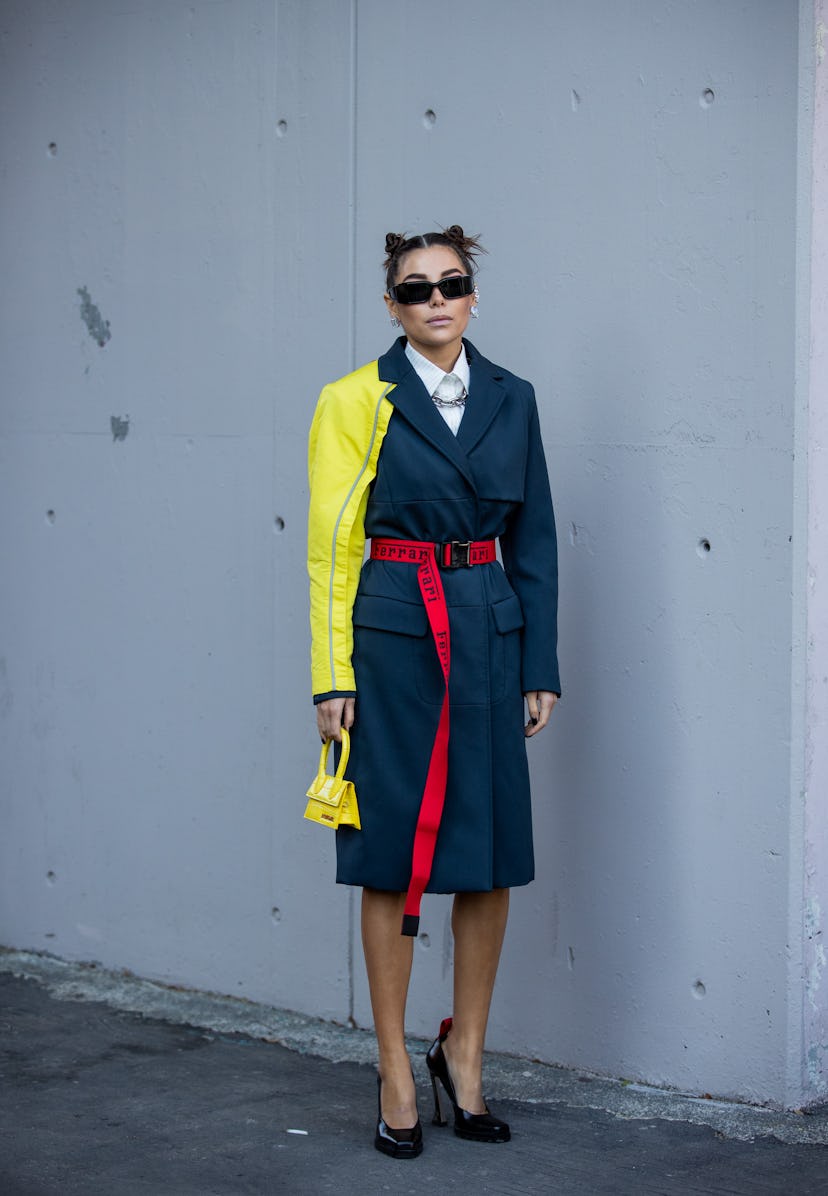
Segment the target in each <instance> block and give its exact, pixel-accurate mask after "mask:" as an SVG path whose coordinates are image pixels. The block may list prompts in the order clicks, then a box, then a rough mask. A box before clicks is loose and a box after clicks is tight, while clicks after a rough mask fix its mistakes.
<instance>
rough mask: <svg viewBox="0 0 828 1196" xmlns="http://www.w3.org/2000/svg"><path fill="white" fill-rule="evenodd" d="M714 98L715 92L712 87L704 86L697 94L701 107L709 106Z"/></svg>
mask: <svg viewBox="0 0 828 1196" xmlns="http://www.w3.org/2000/svg"><path fill="white" fill-rule="evenodd" d="M715 98H716V93H715V91H714V90H713V88H712V87H705V89H704V91H703V92H702V93H701V95H700V96H699V103H700V104H701V106H702V108H709V107H710V105H711V104H712V103H713V101H714V100H715Z"/></svg>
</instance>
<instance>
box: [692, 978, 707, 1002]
mask: <svg viewBox="0 0 828 1196" xmlns="http://www.w3.org/2000/svg"><path fill="white" fill-rule="evenodd" d="M693 996H694V997H695V998H696V1000H697V1001H701V1000H703V999H704V998H705V997H706V996H707V989H706V988H705V986H704V985H703V984H702V982H701V980H697V981H696V983H695V984H694V985H693Z"/></svg>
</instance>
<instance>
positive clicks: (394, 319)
mask: <svg viewBox="0 0 828 1196" xmlns="http://www.w3.org/2000/svg"><path fill="white" fill-rule="evenodd" d="M399 326H400V321H399V320H398V319H397V317H396V316H392V317H391V327H392V328H399Z"/></svg>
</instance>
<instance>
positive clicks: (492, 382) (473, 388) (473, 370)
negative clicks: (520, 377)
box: [457, 341, 506, 454]
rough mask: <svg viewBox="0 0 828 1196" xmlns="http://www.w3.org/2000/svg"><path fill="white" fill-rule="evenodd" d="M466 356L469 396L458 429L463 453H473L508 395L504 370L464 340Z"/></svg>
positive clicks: (458, 439)
mask: <svg viewBox="0 0 828 1196" xmlns="http://www.w3.org/2000/svg"><path fill="white" fill-rule="evenodd" d="M464 343H465V346H466V356H467V357H468V359H469V370H470V377H469V397H468V401H467V403H466V410H465V412H464V413H463V418H462V420H461V421H460V427H459V429H458V432H457V443H458V446H459V447H460V448H461V449H462V450H463V453H464V454H466V453H470V452H471V450H472V449H473V448H474V446H475V445H476V444H477V442H478V441H479V440H480V439H481V438H482V437H483V435H484V434H485V432H486V430H487V429H488V427H489V425H490V424H491V422H492V420H493V419H494V418H495V416H496V415H497V413H498V411H499V410H500V407H501V404H502V403H503V400H504V399H505V398H506V390H505V388H504V386H503V381H502V379H503V374H502V373H501V372H500V371H499V370H498V369H497V367H496V366H494V365H493V364H492V362H491V361H488V360H487V359H486V358H485V357H483V355H482V354H481V353H478V351H477V350H476V349H475V347H474V345H472V344H470V343H469V342H468V341H465V342H464Z"/></svg>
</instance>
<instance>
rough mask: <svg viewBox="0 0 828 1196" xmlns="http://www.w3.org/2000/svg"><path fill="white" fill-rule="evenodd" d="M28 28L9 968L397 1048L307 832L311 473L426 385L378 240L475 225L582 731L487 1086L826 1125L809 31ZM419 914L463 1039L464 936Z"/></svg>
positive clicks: (436, 903) (3, 855)
mask: <svg viewBox="0 0 828 1196" xmlns="http://www.w3.org/2000/svg"><path fill="white" fill-rule="evenodd" d="M0 11H1V12H2V24H0V31H2V38H0V55H2V58H1V59H0V86H2V91H3V99H2V102H3V107H4V110H5V111H7V112H9V111H13V112H14V120H13V121H8V120H7V121H5V122H4V127H3V133H2V144H1V146H0V170H1V171H2V179H3V207H4V221H3V230H2V233H1V234H0V236H2V242H0V244H1V245H2V267H3V277H4V280H5V286H4V287H3V288H2V290H1V291H0V304H2V308H0V326H1V327H2V361H3V367H2V393H3V399H2V409H1V410H0V531H1V532H2V537H3V542H4V544H5V545H6V546H7V557H6V559H7V562H8V566H9V567H7V569H6V570H4V574H3V582H2V590H0V645H1V646H0V657H2V666H1V667H2V684H3V685H4V686H5V689H4V691H3V695H4V696H0V711H1V712H2V714H3V718H2V722H0V737H1V738H0V749H1V750H2V794H0V800H2V803H3V827H4V834H3V839H2V845H0V941H2V942H4V943H6V944H8V945H12V946H18V947H27V948H40V949H45V950H50V951H54V952H55V953H57V954H60V955H62V956H65V957H68V958H73V959H88V958H94V959H98V960H101V961H102V962H104V963H106V964H108V965H113V966H124V967H129V968H131V969H133V970H134V971H136V972H138V973H140V974H143V975H147V976H152V977H155V978H161V979H165V980H169V981H173V982H176V983H184V984H188V985H194V986H200V987H205V988H210V989H214V990H217V991H221V992H227V993H235V994H240V995H244V996H248V997H251V998H254V999H257V1000H266V1001H269V1002H272V1003H273V1004H276V1005H280V1006H284V1007H287V1008H295V1009H301V1010H304V1011H307V1012H312V1013H316V1014H319V1015H321V1016H324V1017H329V1018H335V1019H338V1020H347V1019H348V1018H353V1019H354V1020H355V1021H356V1022H357V1023H359V1024H366V1023H368V1022H369V1021H370V1010H369V1004H368V999H367V992H366V987H365V982H364V978H363V973H362V967H361V962H360V959H359V946H358V941H357V939H356V937H355V923H356V922H357V921H358V918H357V916H356V915H357V902H356V901H355V898H354V895H353V894H350V893H348V892H347V891H344V890H337V889H336V888H335V886H334V885H333V879H332V874H333V843H332V841H331V840H330V839H328V838H326V837H325V836H324V835H323V834H322V832H320V831H319V829H318V828H315V827H311V826H310V825H309V824H305V823H303V821H302V819H301V810H302V796H301V795H302V793H303V792H304V788H305V786H306V783H307V781H308V779H309V775H310V773H311V772H312V771H313V768H314V765H315V759H316V743H315V735H314V728H313V717H312V711H311V709H310V706H309V692H308V691H309V681H308V676H307V654H308V636H307V617H306V587H305V577H304V534H305V532H304V520H305V505H306V500H307V486H306V479H305V438H306V432H307V427H308V424H309V421H310V417H311V414H312V410H313V405H314V402H315V398H316V394H317V392H318V390H319V388H320V387H321V385H322V384H323V383H324V382H325V381H327V380H329V379H330V378H332V377H335V376H337V375H338V374H341V373H343V372H345V371H346V370H347V369H348V368H350V367H351V366H352V365H354V364H357V363H359V362H361V361H363V360H365V359H368V358H370V357H374V356H376V354H377V353H378V352H381V351H382V350H383V349H384V348H385V347H386V346H387V345H388V344H389V343H390V340H391V337H392V333H391V330H390V328H389V327H388V324H387V320H386V317H385V313H384V309H383V306H382V303H381V289H382V279H381V273H380V270H379V262H380V259H381V256H382V245H383V238H384V234H385V232H386V231H387V230H389V229H394V230H402V229H408V230H414V229H419V228H422V227H425V226H429V227H431V226H433V225H434V224H437V223H452V222H454V221H460V222H461V223H463V224H464V226H465V227H466V228H467V229H469V230H473V231H475V232H478V231H479V232H481V233H482V234H483V236H484V240H485V243H486V244H487V246H488V247H489V249H490V257H489V258H487V259H485V261H484V264H483V270H482V274H481V283H480V288H481V319H480V320H479V322H478V323H477V324H476V325H475V327H474V329H473V334H474V339H475V340H476V342H477V343H478V344H479V346H480V347H481V349H482V350H483V351H484V352H486V353H487V355H489V356H491V357H493V358H495V359H496V360H500V361H502V362H503V363H504V364H505V365H507V366H509V367H511V368H513V369H515V370H517V371H518V372H520V373H522V374H524V375H525V376H528V377H530V378H532V380H533V381H534V382H535V385H536V389H537V393H538V398H539V403H540V408H541V415H542V422H543V429H544V434H545V438H546V443H547V451H548V457H549V464H550V470H551V474H552V481H553V489H554V493H555V497H556V501H557V509H558V516H559V521H560V531H561V578H562V609H561V657H562V667H563V671H564V685H565V695H564V700H563V702H562V703H561V707H560V709H559V711H557V712H556V714H555V726H554V730H553V731H551V732H550V733H548V734H546V735H544V736H542V737H540V739H539V740H537V741H535V742H533V743H532V744H531V745H530V747H531V757H532V769H533V776H534V782H535V808H536V821H535V825H536V846H537V859H538V874H539V875H538V880H537V882H536V883H535V884H534V885H533V886H532V887H530V888H528V889H526V890H523V891H519V892H516V893H515V895H514V906H513V909H514V914H513V918H512V924H511V928H510V933H509V937H508V941H507V947H506V952H505V960H504V967H503V969H502V973H501V978H500V980H499V986H498V990H497V993H496V1000H495V1007H494V1010H493V1016H492V1027H491V1035H490V1041H491V1045H492V1046H493V1047H494V1048H496V1049H502V1050H508V1051H514V1052H517V1053H521V1054H526V1055H531V1056H534V1057H538V1058H542V1059H545V1060H549V1061H554V1062H561V1063H565V1064H571V1065H573V1066H578V1067H582V1068H589V1069H593V1070H595V1071H600V1072H605V1073H607V1074H610V1075H620V1076H626V1077H629V1078H635V1079H642V1080H646V1081H649V1082H655V1083H663V1084H669V1085H674V1086H678V1087H680V1088H686V1089H689V1090H692V1091H702V1092H711V1093H715V1094H717V1095H722V1096H737V1097H740V1098H745V1099H750V1100H759V1101H770V1102H775V1103H779V1104H792V1105H796V1104H801V1103H803V1101H806V1100H808V1099H817V1098H818V1097H821V1096H824V1094H825V1092H826V1087H828V1085H827V1084H826V1076H825V1072H824V1064H823V1060H822V1056H821V1055H818V1056H817V1055H814V1053H813V1048H814V1046H815V1044H816V1039H817V1038H818V1037H819V1035H820V1034H822V1031H823V1029H824V1025H823V1023H822V1022H821V1021H820V1017H816V1016H815V1017H813V1018H811V1020H810V1022H808V1021H807V1019H806V1018H805V1015H804V1009H805V1000H806V997H805V992H804V984H803V957H804V952H805V943H806V931H805V929H804V915H805V908H806V895H805V875H806V864H805V856H806V846H807V844H808V843H818V841H819V836H820V835H821V833H822V831H821V829H820V824H819V817H818V814H817V806H816V805H815V804H812V805H811V807H810V809H811V817H812V820H813V821H812V824H811V826H810V829H808V830H807V832H806V829H805V824H804V816H803V798H802V794H803V785H804V782H805V773H804V764H803V763H802V761H804V753H805V737H806V732H807V730H808V728H809V727H810V725H811V724H810V722H809V719H810V718H811V714H810V708H809V707H808V706H807V704H806V702H805V700H804V698H803V696H802V695H804V694H805V692H806V688H807V687H806V669H807V668H810V669H811V671H812V673H813V674H814V676H816V674H817V673H818V672H819V669H820V667H821V665H822V661H823V660H824V654H825V647H824V645H823V646H822V648H821V649H819V650H818V651H816V654H815V655H814V654H813V653H812V655H811V658H810V663H809V661H808V657H807V652H806V644H805V640H804V638H803V637H802V636H801V635H799V634H798V633H797V632H796V628H797V627H798V626H799V625H800V624H801V622H802V618H800V617H799V615H798V612H801V611H803V610H804V609H805V603H806V596H805V593H804V592H803V590H804V580H803V579H804V577H805V571H804V569H803V568H802V567H801V565H802V561H803V560H804V557H803V556H802V555H801V554H802V553H803V552H805V556H807V550H806V549H804V548H803V547H802V546H803V545H807V544H808V539H807V537H808V532H809V524H808V513H809V501H808V499H807V498H803V489H802V487H803V478H804V485H805V490H806V491H807V486H808V472H807V465H803V464H802V463H801V462H802V453H801V451H800V453H799V456H798V457H796V458H795V455H794V450H795V447H796V446H797V444H799V445H800V446H801V445H802V444H803V443H804V444H805V446H806V447H807V442H808V436H809V431H808V416H809V411H810V406H811V399H814V400H815V399H816V397H817V391H816V390H814V391H811V390H810V389H809V386H810V385H811V383H810V382H809V380H808V379H809V375H808V357H809V350H808V348H807V340H808V338H807V322H808V315H807V313H808V310H809V308H808V302H807V295H808V291H807V286H808V280H807V273H808V271H807V266H808V263H809V261H810V256H809V255H810V252H811V242H810V239H809V238H810V232H809V230H810V228H811V221H810V213H811V196H810V167H809V164H810V152H811V141H810V128H811V125H810V107H809V97H810V96H811V93H812V90H813V78H814V55H813V45H812V42H813V31H814V14H813V11H812V8H811V5H810V3H806V4H803V5H802V7H801V12H800V9H799V8H798V7H797V5H796V4H794V3H792V2H790V0H743V2H737V0H732V2H730V3H727V4H722V3H720V2H719V0H699V2H697V3H689V2H687V3H680V2H675V3H673V2H667V0H640V2H636V3H632V4H617V3H614V2H612V0H593V2H590V3H579V4H573V3H563V2H561V3H547V2H543V0H520V2H519V3H517V4H512V5H509V6H502V5H497V4H495V3H480V2H479V0H457V2H456V3H455V4H453V5H452V6H451V10H450V14H448V15H447V10H446V7H445V5H442V4H437V3H436V2H435V0H419V2H418V3H417V4H416V5H415V4H410V3H403V2H399V3H390V4H389V3H387V2H385V3H382V2H380V0H354V2H353V3H347V2H345V0H312V2H310V3H302V2H300V0H281V2H278V3H272V2H271V3H265V2H264V0H236V2H235V3H230V2H229V0H227V2H218V3H206V2H196V3H188V4H185V3H183V2H180V3H179V2H178V0H166V2H162V0H143V2H142V3H139V4H135V3H134V2H130V3H127V2H126V0H124V2H123V3H122V2H120V0H71V2H68V3H67V2H64V3H57V2H48V0H37V2H33V3H13V2H10V0H7V2H5V3H4V4H3V5H2V9H1V10H0ZM800 24H801V27H802V28H801V29H800ZM446 35H447V36H446ZM806 187H807V194H805V189H806ZM820 211H822V216H820V219H823V218H824V211H823V210H822V209H820ZM806 226H807V227H806ZM803 338H804V340H803ZM102 342H103V343H102ZM803 343H804V344H805V346H806V347H805V349H804V350H803V347H802V346H803ZM803 421H804V422H803ZM803 429H804V430H803ZM803 437H804V440H803ZM797 470H799V472H797ZM803 470H804V473H803V472H802V471H803ZM811 530H812V534H813V528H812V529H811ZM816 551H817V549H816V542H815V541H814V552H816ZM797 552H799V553H800V556H799V557H797V556H796V553H797ZM803 618H804V616H803ZM798 619H799V621H797V620H798ZM813 688H815V689H816V688H818V687H816V686H814V687H813ZM400 733H401V734H403V733H404V726H403V725H402V723H401V727H400ZM811 855H812V857H813V852H812V853H811ZM826 864H828V861H826V859H825V852H824V850H820V851H817V863H816V864H815V865H812V868H811V875H812V876H813V875H814V868H816V869H817V870H818V871H819V874H820V875H821V876H822V877H823V879H824V869H825V867H826ZM820 883H822V882H820ZM811 908H813V907H811ZM424 915H425V916H424V919H423V924H422V926H423V935H422V936H421V940H420V942H419V944H418V948H417V951H416V964H417V968H416V976H415V981H414V986H413V990H412V999H411V1018H410V1023H411V1029H412V1031H413V1032H419V1033H422V1034H428V1033H433V1032H434V1029H435V1026H436V1024H437V1021H438V1019H439V1017H440V1016H441V1015H442V1014H443V1013H444V1012H447V1011H448V1009H449V1008H450V990H449V977H450V970H449V963H450V954H451V943H450V935H449V930H448V920H447V919H448V902H447V901H446V900H444V899H438V898H434V899H430V900H429V901H427V902H426V904H425V907H424ZM797 926H798V927H799V937H798V938H794V939H792V938H791V928H792V927H794V928H795V927H797ZM812 929H813V927H812ZM818 945H819V944H818V943H817V946H818ZM810 992H811V996H812V997H813V998H814V1000H815V1001H816V1004H817V1007H818V1008H822V1009H824V994H820V993H819V990H818V985H816V986H813V985H812V986H811V990H810ZM814 994H816V995H815V996H814ZM821 1002H823V1004H821ZM820 1016H822V1015H820ZM808 1027H810V1028H808ZM809 1052H810V1056H809ZM809 1059H810V1069H809Z"/></svg>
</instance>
